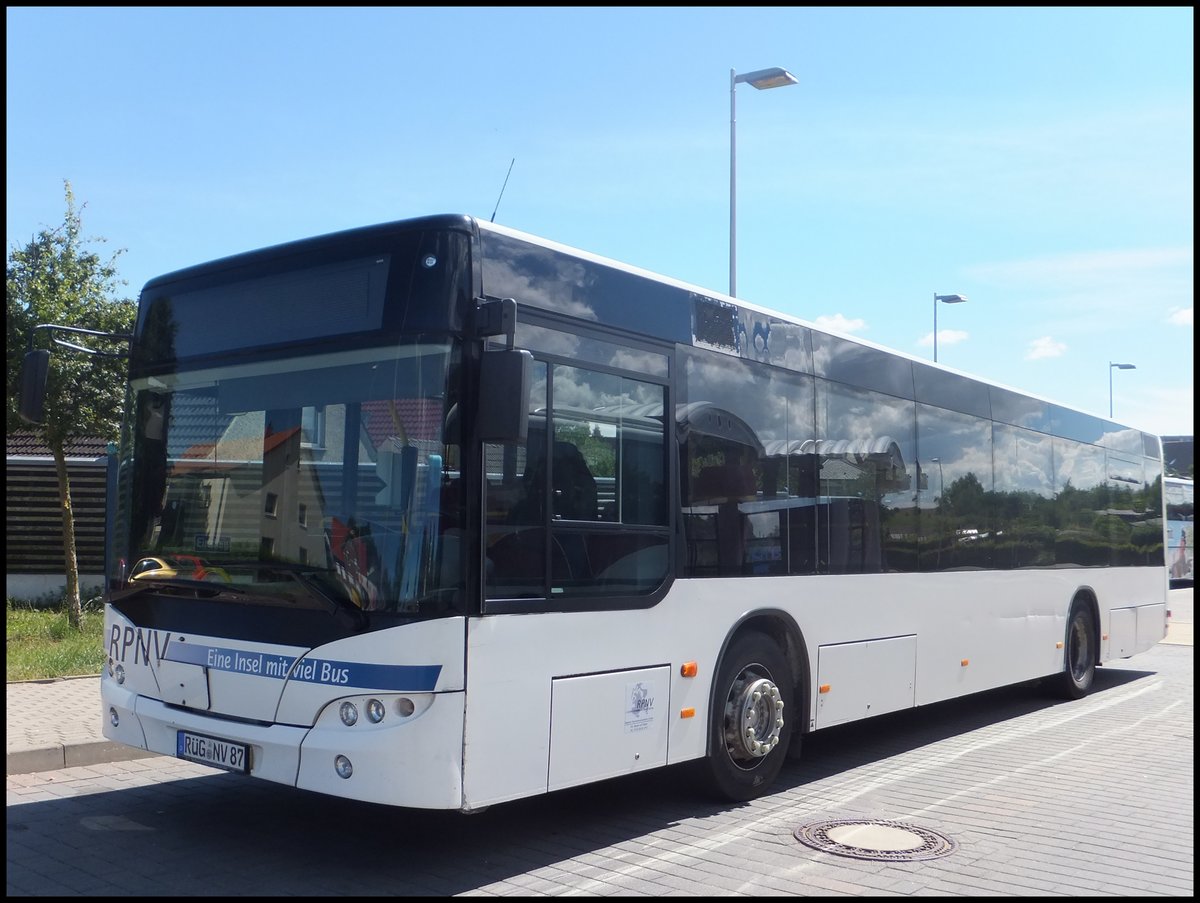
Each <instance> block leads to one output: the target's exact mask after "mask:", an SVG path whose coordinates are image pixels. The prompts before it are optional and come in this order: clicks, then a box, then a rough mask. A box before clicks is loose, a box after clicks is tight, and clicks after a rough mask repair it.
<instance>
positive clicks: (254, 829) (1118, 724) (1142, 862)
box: [6, 614, 1194, 897]
mask: <svg viewBox="0 0 1200 903" xmlns="http://www.w3.org/2000/svg"><path fill="white" fill-rule="evenodd" d="M1189 621H1190V614H1189ZM1192 675H1193V647H1192V646H1191V645H1190V642H1189V644H1186V645H1185V644H1173V643H1166V642H1164V643H1162V644H1160V645H1158V646H1156V647H1155V648H1154V649H1152V650H1150V651H1149V652H1146V653H1143V654H1141V655H1138V656H1135V657H1134V658H1131V659H1127V660H1124V661H1121V662H1118V663H1115V664H1112V665H1109V666H1106V667H1104V668H1102V669H1100V671H1099V672H1098V675H1097V679H1096V689H1095V691H1094V692H1093V693H1092V695H1091V696H1089V697H1088V698H1086V699H1083V700H1078V701H1074V702H1061V701H1054V700H1052V699H1050V698H1048V697H1047V696H1045V695H1044V694H1043V693H1040V692H1038V691H1037V690H1036V689H1035V688H1031V687H1029V686H1021V687H1013V688H1008V689H1004V690H999V691H992V692H989V693H984V694H979V695H977V696H973V697H968V698H966V699H961V700H956V701H953V702H949V703H942V704H938V705H935V706H929V707H926V708H922V709H918V710H915V711H909V712H902V713H896V714H893V715H885V716H881V717H879V718H875V719H871V720H869V721H865V722H859V723H856V724H853V725H847V726H845V727H841V728H835V729H831V730H828V731H824V732H821V733H818V734H816V735H813V736H812V737H810V738H808V739H807V740H806V743H805V749H804V755H803V757H802V759H801V760H800V761H799V762H797V763H794V764H790V765H789V766H787V767H786V768H785V771H784V773H783V775H782V778H781V780H780V782H779V783H778V785H777V788H776V790H775V792H774V793H772V794H771V795H769V796H767V797H764V798H762V799H759V800H756V801H755V802H753V803H750V804H746V805H742V806H732V807H731V806H722V805H715V804H713V803H710V802H708V801H707V800H704V799H702V798H699V797H697V796H696V794H695V793H694V792H693V788H692V785H691V783H690V780H689V776H688V773H687V770H686V769H673V770H665V771H659V772H653V773H646V774H641V775H637V776H635V777H632V778H626V779H619V780H615V781H609V782H606V783H604V784H600V785H595V786H592V787H586V788H578V789H574V790H568V791H562V792H559V793H555V794H550V795H548V796H543V797H538V798H534V799H529V800H522V801H519V802H515V803H508V804H505V805H502V806H495V807H493V808H492V809H490V810H488V811H486V812H484V813H481V814H476V815H470V816H464V815H460V814H457V813H438V812H432V813H431V812H420V811H411V810H395V809H388V808H385V807H380V806H372V805H364V804H360V803H352V802H346V801H341V800H337V799H333V798H329V797H323V796H319V795H315V794H309V793H304V792H300V791H296V790H292V789H290V788H286V787H280V786H277V785H272V784H267V783H264V782H259V781H254V780H250V779H247V778H243V777H238V776H233V775H227V774H224V773H222V772H216V771H212V770H210V769H206V768H203V767H201V766H195V765H190V764H187V763H184V762H180V761H178V760H174V759H171V758H166V757H154V758H147V759H140V760H136V761H127V762H116V763H110V764H105V765H95V766H91V767H86V768H85V767H75V768H65V769H62V770H59V771H52V772H43V773H36V774H25V775H12V776H9V778H8V806H7V819H8V846H7V877H6V881H7V890H8V894H9V896H23V895H38V896H42V895H60V894H61V895H67V896H92V895H110V894H111V895H120V896H131V895H150V894H153V895H156V896H159V895H161V896H175V895H225V894H238V895H261V896H265V895H339V896H344V895H393V896H404V895H421V896H454V895H489V896H490V895H527V896H529V895H532V896H549V895H560V894H561V895H571V894H573V895H587V896H596V895H632V896H662V895H686V896H711V895H716V896H723V895H740V896H769V895H798V896H799V895H822V896H825V895H855V896H867V895H869V896H875V895H942V896H945V895H953V896H958V895H1004V896H1034V895H1037V896H1097V895H1117V896H1183V897H1191V896H1192V894H1193V851H1194V844H1193V794H1194V782H1193V761H1194V751H1193V742H1192V741H1193V712H1194V708H1193V676H1192ZM828 822H836V823H838V825H841V824H842V823H843V822H852V823H853V822H863V823H867V824H869V825H871V826H874V827H875V828H879V829H882V830H884V831H892V832H893V836H894V833H895V832H896V831H899V830H901V829H903V830H905V831H917V832H921V833H922V834H924V833H928V834H929V836H931V837H933V838H935V839H938V840H942V841H944V843H943V844H941V845H940V846H939V845H937V844H934V845H933V847H932V849H931V852H930V858H926V859H918V860H917V861H907V859H906V858H905V855H904V854H903V853H896V854H892V855H891V857H890V858H889V857H888V856H887V855H883V854H880V855H876V856H874V857H873V858H870V857H869V858H855V857H854V856H851V855H842V853H845V852H847V851H848V850H849V851H850V852H852V851H853V844H852V843H850V842H848V841H846V842H844V843H843V844H842V845H841V848H840V849H838V850H837V851H836V852H830V851H828V849H829V848H828V847H826V848H821V849H817V848H814V847H813V846H810V845H808V844H807V843H803V842H801V840H798V839H797V832H799V833H800V835H801V836H802V837H806V838H807V839H808V840H810V841H811V840H812V837H813V835H814V831H815V832H816V834H818V835H820V836H826V835H825V834H821V831H824V829H825V828H824V826H825V825H826V823H828ZM895 826H900V827H895ZM818 828H819V829H820V830H817V829H818ZM826 833H827V834H828V835H829V836H832V832H826ZM862 846H863V847H870V848H871V849H873V850H874V849H877V848H878V847H879V846H881V845H878V844H863V845H862ZM901 846H903V845H901ZM835 849H836V847H835ZM905 849H907V847H905Z"/></svg>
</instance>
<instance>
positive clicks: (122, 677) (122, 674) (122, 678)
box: [116, 665, 125, 684]
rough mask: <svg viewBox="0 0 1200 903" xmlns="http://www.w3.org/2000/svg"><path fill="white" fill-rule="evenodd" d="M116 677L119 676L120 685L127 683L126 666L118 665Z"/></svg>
mask: <svg viewBox="0 0 1200 903" xmlns="http://www.w3.org/2000/svg"><path fill="white" fill-rule="evenodd" d="M116 675H117V683H119V684H123V683H125V666H124V665H117V668H116Z"/></svg>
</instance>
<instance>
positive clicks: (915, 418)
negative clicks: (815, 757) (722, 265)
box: [102, 216, 1168, 811]
mask: <svg viewBox="0 0 1200 903" xmlns="http://www.w3.org/2000/svg"><path fill="white" fill-rule="evenodd" d="M785 300H786V301H787V302H788V304H789V305H790V306H793V307H795V306H798V302H797V301H796V300H795V299H785ZM119 461H120V465H119V466H120V469H119V498H118V500H117V508H118V514H117V523H116V526H115V531H114V534H115V537H116V539H115V548H116V553H115V554H114V556H113V557H114V560H115V561H116V562H117V564H116V568H117V573H114V574H112V575H110V588H109V590H110V591H109V594H108V604H107V606H106V631H107V635H106V645H107V653H108V664H107V668H106V672H105V674H104V675H103V679H102V695H103V704H104V734H105V736H106V737H108V738H109V739H111V740H114V741H118V742H120V743H124V744H128V745H129V746H132V747H137V748H139V749H146V750H151V751H153V752H157V753H162V754H167V755H172V756H180V757H182V758H185V759H188V760H191V761H196V762H201V763H205V764H207V765H212V766H216V767H218V768H225V769H229V770H232V771H235V772H240V773H243V774H247V775H251V776H254V777H258V778H264V779H267V780H271V781H277V782H279V783H282V784H288V785H293V786H296V787H299V788H304V789H307V790H314V791H318V792H321V793H326V794H333V795H336V796H341V797H348V798H354V799H359V800H368V801H371V802H377V803H386V804H392V805H396V806H405V807H418V808H430V809H453V810H461V811H470V810H477V809H481V808H483V807H486V806H489V805H492V804H496V803H501V802H504V801H507V800H515V799H518V798H522V797H528V796H531V795H534V794H541V793H546V792H549V791H553V790H557V789H560V788H566V787H571V786H576V785H581V784H585V783H588V782H592V781H598V780H602V779H607V778H612V777H616V776H620V775H628V774H631V773H634V772H641V771H645V770H647V769H654V768H658V767H660V766H671V765H682V764H684V763H690V764H689V767H692V768H694V769H695V771H696V772H697V776H698V777H701V778H702V779H703V780H704V782H705V783H706V785H707V786H708V787H709V788H710V789H712V790H714V791H715V792H716V793H717V794H719V795H720V796H721V797H724V798H726V799H730V800H745V799H749V798H752V797H754V796H756V795H758V794H761V793H763V792H764V791H766V790H767V788H768V787H770V785H771V783H772V781H773V780H774V778H775V777H776V776H777V774H778V772H779V770H780V767H781V765H782V762H783V760H784V757H785V755H788V754H789V751H790V752H791V754H795V752H796V751H797V750H798V749H799V744H800V742H801V739H802V737H803V735H805V734H807V733H810V732H812V731H816V730H820V729H822V728H825V727H828V726H831V725H837V724H844V723H847V722H851V721H854V720H856V719H862V718H867V717H870V716H873V715H878V714H882V713H885V712H895V711H898V710H903V709H909V708H913V707H916V706H922V705H927V704H929V703H934V702H938V701H940V700H945V699H950V698H953V697H957V696H962V695H963V694H968V693H975V692H978V691H982V690H987V689H990V688H994V687H998V686H1002V685H1007V684H1013V683H1016V682H1022V681H1031V680H1034V679H1048V680H1049V681H1050V682H1052V683H1053V684H1054V685H1055V686H1056V687H1057V688H1058V689H1059V690H1061V691H1062V692H1063V693H1064V694H1066V695H1067V696H1069V697H1079V696H1081V695H1083V694H1085V693H1087V692H1088V690H1089V689H1090V687H1091V685H1092V681H1093V676H1094V670H1095V667H1096V666H1097V665H1099V664H1100V663H1102V662H1104V661H1107V660H1110V659H1115V658H1120V657H1124V656H1130V655H1133V654H1134V653H1137V652H1140V651H1143V650H1146V649H1148V648H1149V647H1150V646H1152V645H1153V644H1154V643H1156V642H1157V641H1158V640H1160V639H1161V638H1162V637H1163V636H1164V633H1165V629H1166V605H1165V601H1166V592H1167V582H1168V578H1167V570H1166V566H1165V556H1164V539H1163V537H1164V526H1163V489H1162V486H1163V482H1162V473H1163V463H1162V451H1161V445H1160V442H1159V439H1158V438H1157V437H1155V436H1152V435H1148V434H1146V433H1143V432H1141V431H1139V430H1137V429H1131V428H1129V427H1125V426H1122V425H1119V424H1117V423H1113V422H1110V421H1108V420H1105V419H1103V418H1100V417H1095V416H1091V415H1087V414H1084V413H1081V412H1078V411H1074V410H1070V409H1068V408H1066V407H1063V406H1061V405H1058V404H1054V403H1052V402H1050V401H1047V400H1043V399H1040V398H1035V397H1030V396H1028V395H1024V394H1021V393H1018V392H1015V391H1012V390H1010V389H1006V388H1003V387H1001V386H998V385H992V384H989V383H986V382H983V381H980V380H976V379H972V378H970V377H967V376H965V375H962V374H959V373H956V372H953V371H950V370H948V369H945V368H943V367H939V366H937V365H935V364H930V363H928V362H925V361H922V360H917V359H914V358H912V357H909V356H906V355H903V354H900V353H896V352H892V351H888V350H886V349H882V348H879V347H876V346H873V345H870V344H868V343H864V342H861V341H857V340H854V339H851V338H848V337H843V336H838V335H835V334H831V333H829V332H826V331H822V330H821V329H819V328H817V327H815V326H813V325H811V324H808V323H804V322H802V321H800V320H797V319H795V318H793V317H790V316H786V315H783V314H779V313H773V312H771V311H768V310H765V309H762V308H759V307H754V306H751V305H749V304H745V303H743V302H740V301H737V300H734V299H732V298H729V297H725V296H722V295H718V294H714V293H712V292H709V291H705V290H703V289H700V288H697V287H694V286H689V285H686V284H682V283H679V282H677V281H674V280H671V279H666V278H663V277H660V276H656V275H653V274H650V273H647V272H644V271H641V270H637V269H634V268H632V267H629V266H625V265H622V264H619V263H616V262H614V261H610V260H605V259H601V258H598V257H596V256H594V255H591V254H587V253H583V252H580V251H576V250H572V249H569V248H565V247H563V246H560V245H557V244H554V243H552V242H548V241H545V240H542V239H538V238H534V237H532V236H528V235H523V234H520V233H517V232H514V231H512V230H510V229H507V228H501V227H499V226H495V225H493V224H491V223H488V222H484V221H480V220H477V219H473V218H470V217H465V216H437V217H427V218H421V219H414V220H408V221H403V222H397V223H392V224H387V225H382V226H376V227H369V228H364V229H359V230H354V231H349V232H343V233H338V234H333V235H328V236H323V237H319V238H313V239H308V240H304V241H299V242H295V243H292V244H287V245H282V246H279V247H274V248H269V249H266V250H262V251H257V252H253V253H248V254H244V255H240V256H236V257H232V258H228V259H225V260H220V261H217V262H215V263H209V264H205V265H201V266H197V267H194V268H191V269H186V270H182V271H179V272H176V273H172V274H170V275H167V276H163V277H161V278H157V279H154V280H152V281H151V282H149V283H148V284H147V285H146V286H145V288H144V289H143V291H142V293H141V299H140V309H139V315H138V320H137V326H136V331H135V334H134V337H133V339H132V342H131V357H130V382H129V397H128V415H127V418H126V425H125V429H124V432H123V436H122V439H121V444H120V453H119ZM145 559H156V560H158V561H161V560H167V559H169V560H170V561H171V562H174V563H175V564H174V565H172V566H171V567H170V568H166V569H164V566H162V565H161V564H158V563H154V562H151V563H150V564H146V565H142V566H139V563H140V562H143V561H144V560H145ZM193 560H195V561H197V562H198V564H197V565H196V569H195V570H189V565H188V562H190V561H193ZM143 572H144V573H143ZM1066 729H1069V728H1066Z"/></svg>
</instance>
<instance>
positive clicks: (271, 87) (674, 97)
mask: <svg viewBox="0 0 1200 903" xmlns="http://www.w3.org/2000/svg"><path fill="white" fill-rule="evenodd" d="M6 19H7V22H6V24H7V36H6V37H7V51H8V57H7V126H8V129H7V149H8V159H7V192H6V195H7V237H8V245H9V250H10V252H11V250H13V249H15V248H19V247H23V246H24V245H25V244H26V243H28V242H29V241H30V240H31V238H32V237H33V236H34V235H35V234H36V233H37V231H38V230H40V229H43V228H46V227H53V226H56V225H58V224H60V223H61V222H62V220H63V215H64V212H65V209H66V208H65V200H64V188H63V186H64V181H69V182H70V184H71V187H72V190H73V191H74V193H75V197H76V202H77V204H80V205H83V209H82V216H83V225H84V233H85V235H87V236H92V237H96V238H102V239H104V240H105V244H104V245H97V246H96V249H97V250H100V251H101V252H102V253H104V254H106V255H107V254H109V253H113V252H119V257H118V258H117V267H118V271H119V274H120V277H121V278H122V279H123V280H124V281H125V285H124V286H123V287H122V292H123V293H124V294H125V296H127V297H130V298H135V297H136V296H137V293H138V292H139V291H140V289H141V287H142V285H143V284H145V283H146V282H147V281H148V280H149V279H151V278H153V277H155V276H158V275H161V274H164V273H168V272H170V271H172V270H175V269H179V268H181V267H185V266H190V265H192V264H196V263H201V262H204V261H207V260H212V259H216V258H219V257H224V256H226V255H229V254H234V253H238V252H241V251H248V250H253V249H256V248H261V247H266V246H269V245H274V244H278V243H280V242H284V241H289V240H292V239H298V238H304V237H307V236H310V235H319V234H325V233H328V232H334V231H338V230H340V229H345V228H353V227H356V226H365V225H371V224H375V223H382V222H389V221H393V220H400V219H406V218H408V217H413V216H423V215H427V214H438V213H463V214H470V215H473V216H476V217H479V218H480V219H485V220H488V219H494V221H495V222H496V223H499V224H503V225H505V226H509V227H512V228H515V229H519V230H522V231H525V232H530V233H533V234H534V235H538V236H541V237H544V238H548V239H552V240H554V241H556V242H559V243H562V244H566V245H571V246H574V247H577V248H581V249H583V250H585V251H588V252H591V253H593V254H599V255H602V256H605V257H610V258H613V259H615V260H618V261H621V262H623V263H627V264H631V265H633V266H637V267H640V268H643V269H646V270H651V271H653V272H656V273H661V274H663V275H666V276H669V277H671V278H673V279H676V280H680V281H683V282H687V283H691V284H694V285H697V286H700V287H702V288H705V289H708V290H710V291H714V292H721V293H725V292H728V291H729V288H730V284H729V283H730V263H731V261H730V232H731V217H730V198H731V194H732V193H733V192H732V190H731V189H732V187H733V186H732V185H731V172H730V169H731V167H730V158H731V143H732V141H731V138H732V137H734V136H731V127H730V119H731V99H732V101H733V102H734V104H736V126H735V129H736V131H735V137H736V169H735V174H734V182H735V184H736V217H735V221H736V248H737V250H736V282H737V285H736V288H737V296H738V297H739V298H741V299H744V300H746V301H751V302H753V303H755V304H757V305H759V306H762V307H766V308H770V309H773V310H777V311H780V312H782V313H785V314H789V315H792V316H795V317H799V318H801V319H804V320H806V321H809V322H813V323H816V324H818V325H822V326H826V327H830V328H832V329H834V330H836V331H838V332H841V333H843V334H848V335H851V336H853V337H856V338H860V339H864V340H867V341H869V342H871V343H874V344H876V345H882V346H884V347H887V348H892V349H896V350H898V351H902V352H904V353H906V354H909V355H912V356H914V357H919V358H924V359H932V358H933V340H932V336H933V327H934V319H935V316H936V319H937V328H938V343H937V358H938V362H939V363H940V364H942V365H944V366H946V367H949V368H952V369H955V370H958V371H961V372H965V373H969V374H972V375H975V376H980V377H983V378H985V379H987V380H990V381H993V382H996V383H1000V384H1002V385H1005V386H1009V387H1011V388H1015V389H1018V390H1021V391H1024V392H1029V393H1032V394H1034V395H1038V396H1040V397H1042V398H1047V399H1050V400H1053V401H1057V402H1060V403H1062V404H1065V405H1068V406H1071V407H1075V408H1080V409H1082V410H1085V411H1089V412H1092V413H1096V414H1099V415H1102V416H1107V415H1108V413H1109V408H1110V404H1111V406H1112V411H1113V415H1114V417H1115V419H1117V420H1118V421H1121V422H1123V423H1126V424H1128V425H1130V426H1135V427H1138V428H1141V429H1144V430H1147V431H1149V432H1154V433H1158V434H1162V435H1192V433H1193V419H1192V418H1193V393H1194V387H1193V323H1192V317H1193V264H1192V253H1193V251H1192V240H1193V239H1192V235H1193V221H1194V216H1193V214H1194V206H1193V191H1194V185H1193V169H1194V159H1193V157H1194V150H1193V29H1194V21H1193V19H1194V11H1193V9H1192V8H1191V7H1139V8H1133V7H1124V8H1121V7H1116V8H1113V7H1102V8H1101V7H1092V8H1088V7H1072V8H1013V7H995V8H989V7H960V8H936V9H935V8H923V7H906V8H905V7H901V8H895V7H892V8H878V7H785V8H768V7H739V8H734V7H721V6H713V7H692V8H686V7H685V8H666V7H641V8H633V7H550V8H540V7H539V8H532V7H509V8H503V7H407V8H333V7H294V8H254V7H251V8H241V9H239V8H199V7H191V8H189V7H170V8H166V7H160V8H107V9H106V8H79V7H76V8H47V7H37V8H34V7H19V6H18V7H13V6H9V7H8V8H7V11H6ZM776 66H778V67H782V68H784V69H787V70H788V71H789V72H791V73H792V74H793V75H794V76H795V78H796V79H797V83H796V84H794V85H789V86H786V87H782V88H776V89H773V90H763V91H759V90H756V89H754V88H753V87H752V86H751V85H749V84H745V83H742V84H739V85H738V86H737V88H736V89H735V90H734V92H733V93H732V98H731V91H730V85H731V72H737V73H746V72H750V71H753V70H758V69H765V68H770V67H776ZM938 294H942V295H948V294H959V295H963V296H965V297H966V298H967V299H968V300H967V302H966V303H959V304H945V303H938V302H935V301H934V296H935V295H938ZM1115 363H1122V364H1133V365H1134V367H1135V368H1136V369H1116V368H1114V367H1113V366H1112V365H1113V364H1115ZM1110 387H1111V389H1110Z"/></svg>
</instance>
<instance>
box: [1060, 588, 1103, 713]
mask: <svg viewBox="0 0 1200 903" xmlns="http://www.w3.org/2000/svg"><path fill="white" fill-rule="evenodd" d="M1098 658H1099V645H1098V638H1097V635H1096V625H1095V623H1094V622H1093V620H1092V615H1091V612H1089V611H1088V610H1087V608H1086V606H1083V605H1073V606H1071V614H1070V615H1069V617H1068V619H1067V640H1066V647H1065V649H1064V655H1063V670H1062V673H1061V674H1059V675H1058V677H1057V681H1056V683H1055V686H1054V689H1055V692H1056V693H1057V694H1058V695H1060V696H1062V697H1064V698H1066V699H1082V698H1083V697H1084V696H1086V695H1087V694H1088V693H1089V692H1090V691H1091V689H1092V682H1093V681H1094V680H1095V679H1096V662H1097V660H1098Z"/></svg>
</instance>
